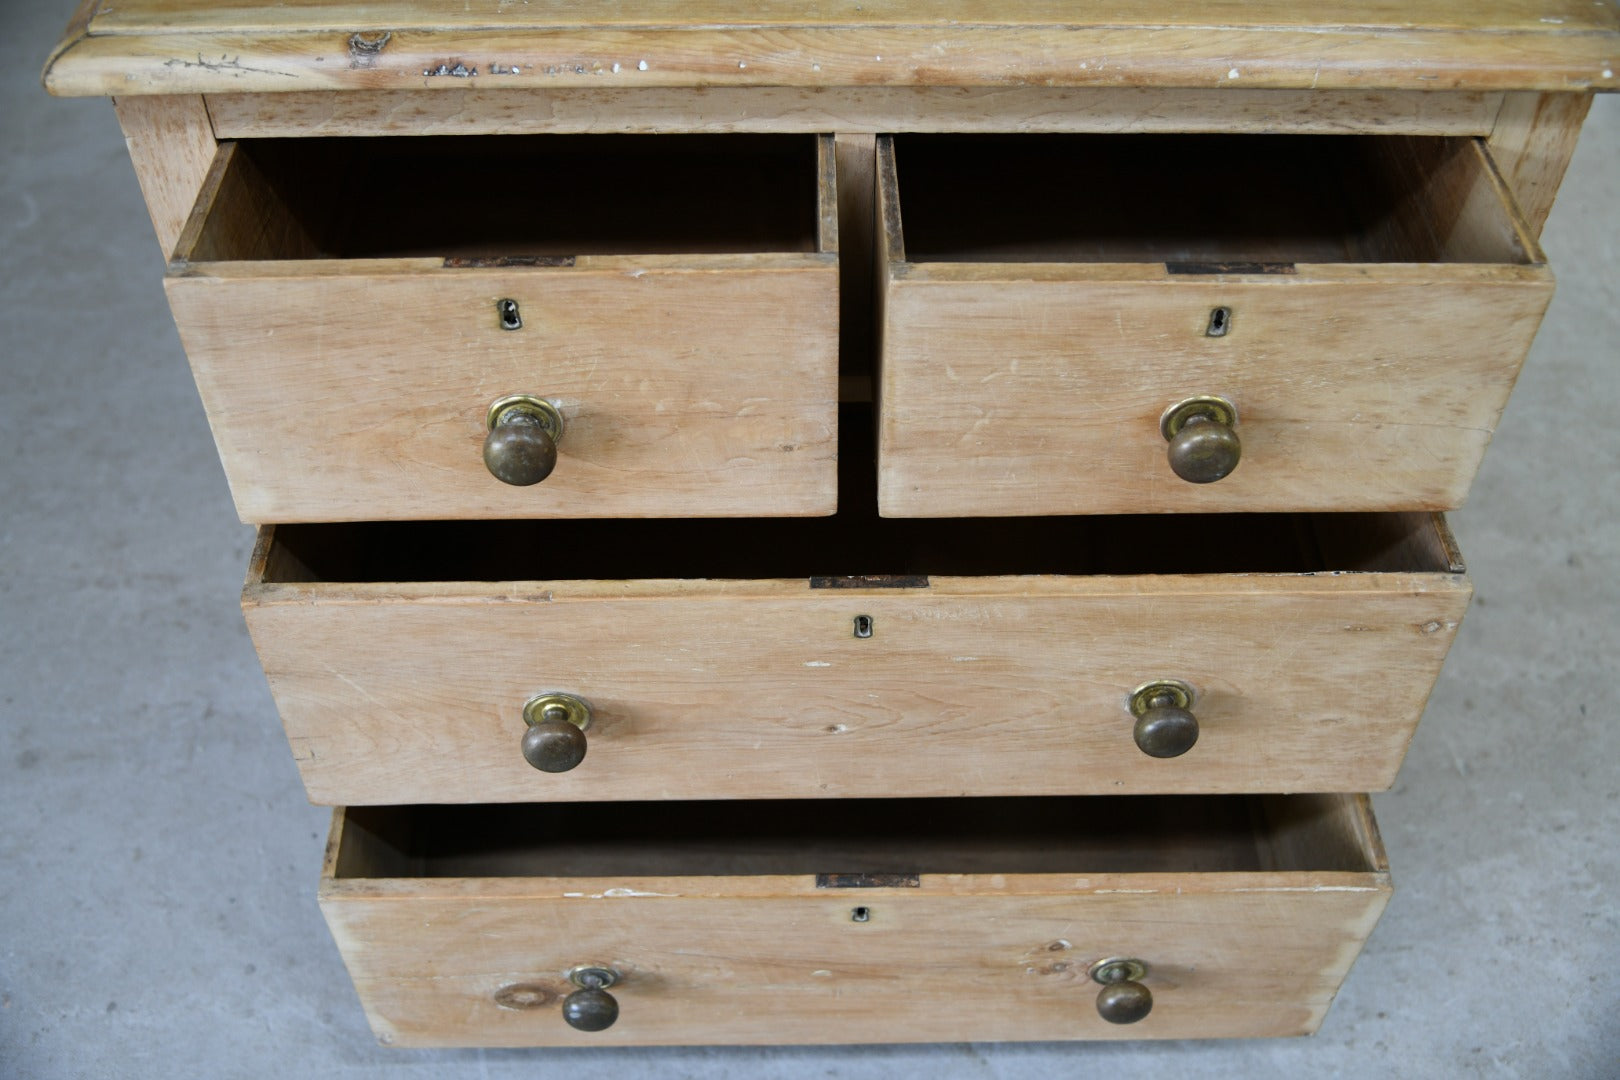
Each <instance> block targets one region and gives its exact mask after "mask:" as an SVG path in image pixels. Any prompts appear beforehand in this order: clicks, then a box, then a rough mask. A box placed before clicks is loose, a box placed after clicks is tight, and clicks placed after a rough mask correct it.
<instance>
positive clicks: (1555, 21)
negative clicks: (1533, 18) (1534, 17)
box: [1541, 15, 1564, 26]
mask: <svg viewBox="0 0 1620 1080" xmlns="http://www.w3.org/2000/svg"><path fill="white" fill-rule="evenodd" d="M1541 21H1542V22H1544V23H1552V24H1553V25H1554V26H1563V25H1564V20H1563V19H1551V18H1548V17H1547V16H1545V15H1543V16H1542V17H1541Z"/></svg>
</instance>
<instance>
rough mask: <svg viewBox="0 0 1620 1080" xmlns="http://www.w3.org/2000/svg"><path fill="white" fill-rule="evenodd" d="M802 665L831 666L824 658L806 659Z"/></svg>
mask: <svg viewBox="0 0 1620 1080" xmlns="http://www.w3.org/2000/svg"><path fill="white" fill-rule="evenodd" d="M804 666H805V667H832V665H831V664H829V663H828V662H827V661H825V660H806V661H805V662H804Z"/></svg>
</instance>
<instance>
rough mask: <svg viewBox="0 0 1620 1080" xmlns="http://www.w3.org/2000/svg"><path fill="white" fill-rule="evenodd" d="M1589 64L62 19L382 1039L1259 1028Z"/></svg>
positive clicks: (1317, 23) (725, 27) (1087, 19)
mask: <svg viewBox="0 0 1620 1080" xmlns="http://www.w3.org/2000/svg"><path fill="white" fill-rule="evenodd" d="M1149 15H1151V17H1149ZM1617 52H1620V22H1617V18H1616V14H1615V11H1614V9H1613V8H1612V7H1607V6H1603V5H1588V4H1576V3H1573V2H1556V0H1546V2H1544V3H1539V4H1520V3H1510V2H1507V0H1500V2H1493V3H1487V4H1479V5H1472V6H1471V7H1470V8H1469V9H1468V11H1467V12H1466V13H1459V12H1458V11H1456V10H1454V9H1453V6H1452V5H1444V4H1439V3H1431V4H1417V5H1406V6H1405V7H1404V8H1403V9H1402V10H1401V11H1400V12H1394V11H1392V10H1389V9H1386V8H1384V7H1382V6H1379V5H1372V4H1365V3H1348V2H1346V3H1339V4H1333V5H1330V6H1329V7H1328V8H1327V9H1322V8H1320V6H1319V7H1318V8H1316V9H1313V10H1312V11H1311V12H1310V13H1309V14H1308V15H1304V16H1302V15H1299V14H1296V13H1293V12H1292V11H1290V10H1287V9H1286V7H1285V6H1284V5H1273V4H1269V3H1257V2H1253V0H1251V2H1248V3H1244V4H1235V3H1234V4H1221V5H1214V6H1211V5H1204V6H1202V7H1201V8H1200V10H1199V11H1198V12H1197V13H1196V18H1193V17H1192V16H1189V15H1188V14H1186V13H1181V12H1180V11H1179V9H1176V8H1174V7H1173V6H1167V7H1165V8H1164V10H1162V11H1154V12H1151V13H1144V12H1143V11H1140V10H1136V9H1134V8H1133V9H1131V10H1129V11H1126V10H1119V11H1114V10H1107V11H1104V10H1096V11H1087V12H1086V13H1085V15H1084V17H1083V18H1082V17H1079V16H1077V15H1076V14H1075V13H1074V12H1072V11H1070V10H1068V9H1067V8H1062V9H1061V10H1060V9H1059V8H1055V7H1052V6H1051V5H1048V4H1043V3H1039V2H1029V3H1021V4H1016V5H1012V6H1011V7H1009V6H1008V5H997V6H996V7H995V9H994V10H993V11H990V10H988V9H987V10H986V12H984V13H979V14H975V13H973V12H968V11H963V10H959V9H956V8H953V9H950V10H947V9H945V8H944V7H942V6H939V5H929V4H917V3H894V4H879V5H876V6H873V5H871V4H863V5H862V6H861V8H860V9H854V10H850V11H843V10H833V9H826V10H816V11H812V12H806V11H803V10H798V9H791V10H790V7H789V6H783V5H774V4H764V5H759V4H754V5H748V6H747V10H743V9H735V10H733V9H731V8H728V7H727V6H726V5H723V4H719V5H715V4H710V5H703V6H694V5H675V4H644V5H638V6H636V7H634V8H631V9H619V8H615V9H612V10H611V11H608V12H603V11H597V10H595V9H590V10H586V9H581V8H578V7H577V6H576V5H571V4H567V3H556V4H549V5H529V6H528V7H527V8H525V10H524V11H523V12H522V13H521V14H513V13H511V12H509V11H506V10H505V9H504V8H503V7H502V6H501V5H498V4H494V3H490V4H483V5H480V4H471V5H463V6H462V7H461V8H460V9H458V10H456V11H453V12H451V11H438V10H430V9H427V8H426V7H424V6H423V5H420V4H417V3H409V2H407V0H395V2H392V3H383V4H376V3H372V4H367V5H363V6H359V5H349V4H345V3H340V2H330V3H313V2H312V3H307V4H297V5H276V6H256V5H251V4H248V5H233V6H221V5H218V4H206V3H202V2H201V0H130V2H126V3H121V4H118V5H108V4H103V3H99V2H97V0H91V2H90V3H88V4H87V5H86V7H85V8H84V10H83V12H82V13H81V17H80V19H79V20H78V22H77V23H76V24H75V26H74V27H73V28H72V29H71V30H70V32H69V35H68V36H67V38H66V39H65V40H64V43H63V45H62V47H61V48H60V49H59V51H58V53H57V55H56V56H54V57H53V58H52V60H51V63H50V65H49V66H48V68H47V72H46V82H47V85H48V86H49V87H50V88H51V89H52V90H54V91H57V92H62V93H79V94H93V93H102V94H110V95H113V96H115V97H116V100H117V107H118V111H119V117H120V120H121V122H122V123H123V125H124V129H125V132H126V134H127V136H128V138H129V144H130V151H131V156H132V159H133V160H134V162H135V165H136V170H137V173H138V175H139V176H140V179H141V183H142V188H143V191H144V193H145V194H146V197H147V202H148V206H149V208H150V209H151V212H152V217H153V222H154V225H155V227H156V230H157V233H158V238H159V240H160V242H161V244H162V245H163V248H164V251H165V254H166V255H168V256H169V259H170V262H169V270H168V274H167V278H166V287H167V292H168V296H169V300H170V304H171V307H172V309H173V311H174V314H175V318H176V321H177V324H178V326H179V328H180V332H181V337H182V340H183V342H184V344H185V347H186V351H187V353H188V356H189V358H190V361H191V364H192V368H193V371H194V373H195V375H196V379H197V384H198V388H199V390H200V392H201V395H202V399H203V404H204V406H205V408H206V409H207V411H208V415H209V419H210V423H211V424H212V426H213V430H214V434H215V439H216V443H217V445H218V448H219V451H220V456H221V460H222V462H223V464H224V467H225V471H226V475H227V477H228V479H229V481H230V483H231V489H232V494H233V497H234V498H235V501H236V505H237V509H238V512H239V514H240V516H241V517H242V519H243V520H244V521H247V522H250V523H253V524H256V525H259V526H260V535H259V543H258V546H257V549H256V551H255V553H254V556H253V560H252V563H251V565H250V567H249V570H248V581H247V584H246V587H245V589H244V593H243V605H244V610H245V613H246V617H247V621H248V625H249V629H250V630H251V632H252V634H253V637H254V642H255V645H256V646H257V648H258V650H259V653H260V658H261V660H262V661H263V664H264V668H265V671H266V674H267V676H268V678H269V682H270V686H271V690H272V692H273V694H274V697H275V702H276V705H277V708H278V710H279V712H280V715H281V719H282V721H283V723H284V724H285V725H286V729H287V732H288V736H289V741H290V745H291V748H292V753H293V756H294V758H295V759H296V760H297V762H298V765H299V768H300V771H301V773H302V776H303V779H304V782H305V785H306V787H307V790H308V793H309V795H310V798H311V799H312V800H314V801H315V802H317V803H321V804H330V805H333V806H334V807H336V808H337V809H336V810H335V811H334V823H333V828H332V834H331V841H330V845H329V850H328V856H327V860H326V865H325V867H324V870H323V872H322V879H321V882H322V884H321V903H322V907H323V910H324V911H325V913H326V916H327V920H328V923H329V925H330V927H331V929H332V933H333V936H334V938H335V939H336V941H337V944H338V946H339V948H340V949H341V950H342V952H343V955H344V959H345V962H346V963H347V965H348V967H349V971H350V974H351V975H352V976H353V979H354V982H355V985H356V988H357V990H358V991H359V995H360V999H361V1001H362V1003H363V1004H364V1006H365V1008H366V1010H367V1013H368V1015H369V1017H370V1019H371V1021H372V1024H373V1027H374V1029H375V1030H376V1031H377V1033H378V1035H379V1037H380V1038H382V1039H383V1040H384V1041H386V1042H392V1043H397V1044H400V1045H490V1046H517V1045H551V1044H579V1045H592V1044H598V1043H603V1044H612V1043H619V1044H625V1043H642V1044H667V1043H705V1042H741V1043H759V1042H865V1041H904V1040H946V1039H962V1038H970V1039H985V1040H995V1039H1065V1038H1076V1039H1080V1038H1103V1037H1154V1038H1164V1037H1205V1036H1222V1035H1229V1036H1240V1035H1241V1036H1253V1035H1283V1034H1298V1033H1305V1032H1309V1031H1311V1030H1314V1029H1315V1027H1316V1026H1317V1025H1318V1024H1319V1023H1320V1022H1321V1019H1322V1017H1323V1015H1324V1013H1325V1011H1326V1009H1327V1006H1328V1004H1329V1002H1330V1001H1331V999H1332V996H1333V994H1334V992H1335V991H1336V989H1337V988H1338V986H1339V984H1340V982H1341V981H1342V980H1343V978H1344V977H1345V976H1346V974H1347V972H1348V970H1349V967H1350V965H1351V963H1352V962H1353V960H1354V957H1355V955H1356V953H1357V952H1358V950H1359V948H1360V946H1361V944H1362V942H1364V941H1365V940H1366V938H1367V936H1368V934H1369V933H1371V931H1372V927H1373V924H1374V922H1375V921H1376V919H1377V917H1378V914H1379V913H1380V911H1381V910H1382V908H1383V906H1384V903H1385V901H1386V900H1387V898H1388V895H1389V890H1390V884H1389V872H1388V867H1387V865H1386V860H1385V858H1384V854H1383V850H1382V846H1381V844H1380V841H1379V838H1378V831H1377V826H1376V825H1375V823H1374V822H1373V819H1372V816H1371V812H1370V808H1369V805H1368V802H1367V799H1366V797H1365V796H1364V795H1360V794H1353V793H1356V792H1364V791H1376V790H1382V789H1384V788H1387V787H1388V786H1389V785H1391V784H1392V783H1393V782H1394V779H1395V776H1396V773H1397V770H1398V768H1399V766H1400V762H1401V758H1402V755H1403V754H1404V752H1405V747H1406V744H1407V742H1408V740H1409V739H1410V738H1411V735H1412V732H1413V730H1414V728H1415V726H1416V724H1417V722H1418V719H1419V717H1420V715H1421V713H1422V709H1423V704H1424V701H1425V700H1426V698H1427V695H1428V693H1429V690H1430V688H1431V687H1432V685H1433V683H1434V680H1435V678H1436V675H1437V673H1438V671H1439V668H1440V665H1441V663H1442V661H1443V659H1444V657H1445V654H1446V651H1447V649H1448V648H1449V647H1450V644H1451V642H1452V639H1453V637H1454V635H1455V631H1456V629H1457V626H1458V624H1459V622H1460V620H1461V619H1462V617H1463V611H1464V609H1465V607H1466V605H1467V602H1468V597H1469V589H1470V586H1469V583H1468V580H1467V577H1466V573H1465V571H1464V567H1463V563H1462V560H1461V557H1460V555H1459V554H1458V551H1457V548H1456V544H1455V543H1454V541H1453V540H1452V538H1451V535H1450V533H1449V531H1448V530H1447V528H1446V525H1445V521H1444V519H1443V517H1442V516H1441V512H1443V511H1444V510H1447V509H1451V508H1454V507H1456V506H1458V505H1460V503H1461V502H1462V500H1463V499H1464V497H1465V495H1466V493H1467V489H1468V486H1469V484H1470V482H1471V480H1472V478H1473V475H1474V471H1475V469H1476V468H1477V467H1478V464H1479V461H1480V458H1481V455H1482V454H1483V453H1484V451H1485V447H1486V444H1487V442H1488V441H1489V437H1490V432H1491V429H1492V427H1493V426H1494V424H1495V422H1496V419H1497V417H1498V416H1499V415H1500V413H1501V410H1502V408H1503V405H1504V404H1505V402H1506V400H1507V397H1508V394H1509V392H1510V391H1511V388H1512V384H1513V380H1514V378H1515V377H1516V375H1517V372H1518V370H1519V367H1520V365H1521V364H1522V363H1523V361H1524V357H1525V353H1526V351H1527V349H1528V347H1529V344H1530V341H1531V339H1532V337H1533V336H1534V334H1535V330H1536V327H1537V324H1538V323H1539V320H1540V318H1541V315H1542V312H1543V311H1544V309H1545V307H1546V304H1547V301H1548V298H1549V296H1550V294H1551V290H1552V277H1551V273H1550V271H1549V269H1548V267H1547V265H1546V259H1545V257H1544V255H1543V254H1542V252H1541V250H1540V247H1539V244H1538V240H1537V237H1538V233H1539V230H1540V225H1541V223H1542V221H1544V220H1545V217H1546V214H1547V211H1548V209H1549V207H1550V205H1551V202H1552V199H1553V196H1554V194H1555V193H1556V190H1557V187H1558V183H1559V180H1560V178H1561V176H1562V174H1563V169H1564V167H1565V165H1566V164H1567V162H1568V158H1569V155H1570V153H1571V152H1572V150H1573V147H1574V142H1575V137H1576V134H1577V132H1578V130H1579V126H1580V123H1581V120H1582V118H1583V116H1584V114H1585V109H1586V106H1587V103H1588V101H1589V94H1590V93H1591V92H1592V91H1595V90H1603V89H1610V88H1612V87H1613V86H1614V74H1613V58H1614V56H1615V54H1616V53H1617ZM1346 793H1350V794H1346Z"/></svg>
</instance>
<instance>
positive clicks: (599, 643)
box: [243, 421, 1470, 805]
mask: <svg viewBox="0 0 1620 1080" xmlns="http://www.w3.org/2000/svg"><path fill="white" fill-rule="evenodd" d="M845 426H846V427H848V426H850V424H849V423H848V422H847V421H846V425H845ZM856 468H858V465H856V464H855V462H854V461H853V460H852V462H851V463H849V466H848V469H847V470H846V471H854V470H855V469H856ZM1469 593H1470V586H1469V583H1468V581H1467V578H1466V576H1465V575H1464V572H1463V567H1462V563H1461V560H1460V558H1459V557H1458V555H1457V552H1456V550H1455V548H1454V546H1453V544H1452V542H1451V539H1450V536H1449V534H1448V533H1447V530H1446V528H1445V524H1444V522H1443V521H1442V520H1441V519H1440V518H1439V517H1437V516H1435V515H1431V514H1428V513H1410V514H1394V515H1317V516H1309V515H1299V516H1290V515H1209V516H1202V515H1199V516H1187V517H1183V518H1177V519H1175V520H1174V522H1171V521H1170V520H1169V519H1166V518H1162V517H1151V516H1139V517H1120V518H1085V517H1071V518H1061V519H1036V518H1012V519H994V520H984V519H974V520H972V521H949V520H947V521H938V520H927V521H923V520H911V521H906V520H893V519H880V518H878V517H876V516H875V514H874V513H872V512H870V511H869V512H868V513H866V514H864V515H863V514H859V513H856V512H855V511H854V510H853V509H846V510H845V511H843V512H841V513H840V514H838V515H837V516H834V517H830V518H821V519H814V520H806V521H786V520H774V521H773V520H768V519H745V520H733V521H682V522H652V521H649V522H636V521H609V522H591V521H575V522H498V523H497V522H478V523H439V524H432V523H414V524H346V525H282V526H276V527H275V528H274V529H265V530H262V531H261V533H260V540H259V544H258V547H257V550H256V551H255V553H254V557H253V561H252V565H251V567H250V569H249V574H248V581H247V585H246V588H245V590H244V594H243V607H244V610H245V614H246V618H247V624H248V629H249V630H250V632H251V633H252V636H253V640H254V642H255V644H256V645H257V647H258V651H259V657H260V660H261V661H262V662H263V665H264V670H265V673H266V675H267V676H268V679H269V683H270V688H271V691H272V693H273V694H274V696H275V700H276V704H277V706H278V707H279V710H280V713H281V718H282V721H283V723H284V724H285V725H286V729H287V735H288V738H289V740H290V742H291V746H292V751H293V756H294V758H295V759H296V761H297V763H298V767H299V769H300V771H301V772H302V774H303V778H304V783H305V785H306V787H307V789H308V792H309V796H310V798H311V799H312V800H313V801H315V802H317V803H326V804H333V805H340V804H343V805H367V804H380V803H474V802H479V803H490V802H526V801H534V800H545V801H573V800H579V801H587V802H593V803H601V802H608V801H624V800H638V799H671V800H673V799H774V798H825V799H833V798H851V797H861V796H875V797H883V796H890V795H895V794H906V795H918V796H951V795H1013V794H1034V795H1044V794H1052V795H1061V794H1088V793H1097V794H1113V793H1131V792H1141V793H1158V792H1265V791H1366V790H1379V789H1383V788H1387V787H1388V786H1389V785H1390V784H1391V783H1393V782H1394V778H1395V773H1396V770H1397V768H1398V767H1399V765H1400V762H1401V759H1402V757H1403V755H1404V754H1405V752H1406V747H1407V743H1408V741H1409V740H1410V738H1411V736H1412V732H1413V730H1414V728H1415V726H1416V724H1417V722H1418V719H1419V717H1420V716H1421V715H1422V712H1423V706H1424V703H1425V701H1426V699H1427V697H1428V694H1429V692H1430V690H1431V689H1432V688H1433V685H1434V681H1435V679H1436V677H1437V675H1438V673H1439V670H1440V665H1441V662H1442V661H1443V659H1444V658H1445V655H1446V651H1447V649H1448V648H1449V647H1450V645H1451V642H1452V640H1453V638H1454V637H1455V635H1456V630H1457V627H1458V624H1459V622H1460V621H1461V619H1462V617H1463V612H1464V609H1465V608H1466V606H1467V603H1468V598H1469ZM1370 673H1376V675H1370ZM1178 694H1180V695H1181V696H1180V697H1179V698H1178V696H1177V695H1178ZM570 710H572V711H570ZM580 723H585V724H586V725H587V726H586V727H585V728H584V730H583V731H580V730H579V728H578V725H579V724H580ZM555 740H560V742H558V747H557V748H558V750H559V752H560V753H562V754H563V756H562V758H561V759H555V760H554V759H550V758H546V757H545V756H544V754H543V753H542V750H541V749H540V748H539V747H537V746H536V741H543V742H545V743H546V745H551V744H552V742H553V741H555ZM581 754H583V757H582V758H581V757H580V755H581ZM537 755H538V756H537ZM1161 755H1162V756H1161ZM531 762H537V763H536V764H531Z"/></svg>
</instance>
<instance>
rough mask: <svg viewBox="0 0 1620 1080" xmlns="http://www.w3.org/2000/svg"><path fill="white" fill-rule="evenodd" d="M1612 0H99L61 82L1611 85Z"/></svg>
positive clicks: (1615, 24)
mask: <svg viewBox="0 0 1620 1080" xmlns="http://www.w3.org/2000/svg"><path fill="white" fill-rule="evenodd" d="M1617 68H1620V7H1617V6H1616V4H1615V3H1614V0H1471V2H1467V3H1458V2H1455V0H1321V2H1317V3H1312V4H1309V5H1301V4H1298V3H1296V2H1294V0H1202V2H1200V3H1197V4H1186V3H1179V2H1174V0H1143V2H1131V0H1091V2H1085V3H1077V2H1072V0H955V2H951V3H946V2H943V0H860V2H859V3H857V2H855V0H821V2H816V0H635V2H607V3H598V2H592V3H586V2H584V0H524V2H522V3H514V2H511V0H466V2H464V3H456V4H447V3H431V2H427V0H364V2H362V0H280V2H262V0H261V2H252V0H86V2H85V4H84V5H83V7H82V8H81V9H80V11H79V14H78V16H77V18H76V19H75V20H74V23H73V25H72V26H71V27H70V28H69V30H68V32H67V34H66V36H65V37H64V40H63V42H62V44H61V45H60V46H58V48H57V50H56V51H55V52H54V53H53V54H52V57H51V59H50V61H49V63H48V64H47V66H46V69H45V75H44V78H45V85H46V86H47V88H49V89H50V90H51V91H52V92H53V93H57V94H65V95H95V94H118V95H128V94H151V93H164V94H180V93H187V94H195V93H225V92H238V93H246V92H253V93H262V92H272V93H273V92H285V91H298V90H347V89H369V90H378V89H412V88H418V87H456V86H461V87H466V86H470V85H476V86H480V87H489V86H491V85H492V84H493V85H499V86H513V87H557V88H561V87H585V86H590V87H599V88H602V89H610V88H611V89H628V88H634V87H672V86H721V87H723V86H794V87H850V86H996V85H1042V86H1163V87H1213V86H1223V87H1224V86H1232V87H1244V88H1250V89H1253V88H1273V89H1293V90H1305V89H1321V90H1332V89H1361V90H1543V91H1586V90H1612V89H1614V88H1615V87H1616V85H1617V83H1616V78H1615V71H1616V69H1617Z"/></svg>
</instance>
